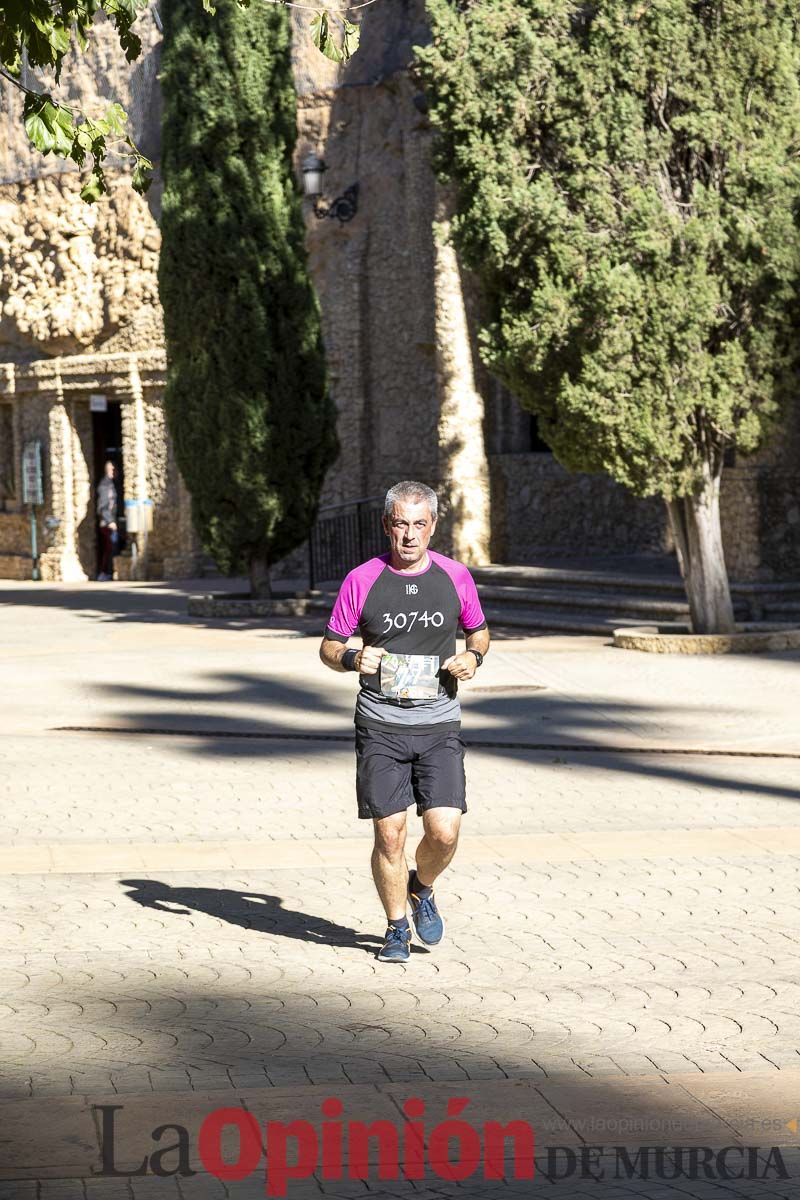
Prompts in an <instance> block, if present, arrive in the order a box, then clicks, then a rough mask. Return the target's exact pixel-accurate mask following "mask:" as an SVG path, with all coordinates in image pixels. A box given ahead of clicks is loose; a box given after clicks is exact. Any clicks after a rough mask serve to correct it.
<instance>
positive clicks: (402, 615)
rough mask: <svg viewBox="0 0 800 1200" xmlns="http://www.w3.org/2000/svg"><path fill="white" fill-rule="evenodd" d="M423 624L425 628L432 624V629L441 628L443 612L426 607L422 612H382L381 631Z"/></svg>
mask: <svg viewBox="0 0 800 1200" xmlns="http://www.w3.org/2000/svg"><path fill="white" fill-rule="evenodd" d="M417 624H419V625H423V626H424V627H425V629H427V628H428V626H429V625H432V626H433V628H434V629H441V627H442V626H443V625H444V613H442V612H428V610H427V608H426V609H424V610H423V611H422V612H416V611H413V612H408V613H406V612H399V613H389V612H385V613H384V614H383V632H384V633H388V632H389V630H390V629H408V630H412V629H413V628H414V626H415V625H417Z"/></svg>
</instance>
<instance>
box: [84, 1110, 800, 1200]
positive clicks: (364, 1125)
mask: <svg viewBox="0 0 800 1200" xmlns="http://www.w3.org/2000/svg"><path fill="white" fill-rule="evenodd" d="M469 1104H470V1100H469V1098H468V1097H464V1096H460V1097H455V1096H454V1097H451V1098H450V1099H449V1100H448V1102H447V1116H446V1119H445V1120H443V1121H440V1122H438V1123H437V1124H435V1125H430V1126H429V1125H428V1124H427V1123H426V1121H425V1101H424V1100H422V1099H420V1098H418V1097H410V1098H409V1099H408V1100H406V1101H405V1102H404V1103H403V1105H402V1110H403V1114H404V1116H405V1120H404V1121H401V1122H399V1123H398V1122H396V1121H389V1120H386V1119H379V1120H375V1121H371V1122H365V1121H356V1120H344V1119H343V1117H344V1104H343V1103H342V1101H341V1100H340V1099H338V1098H337V1097H335V1096H330V1097H328V1098H327V1099H325V1100H323V1102H322V1104H321V1105H320V1120H319V1122H318V1123H317V1124H313V1123H312V1122H311V1121H307V1120H303V1119H297V1120H292V1121H271V1120H266V1121H264V1122H259V1120H258V1118H257V1117H256V1116H255V1115H254V1114H253V1113H252V1112H249V1111H248V1110H247V1109H244V1108H233V1107H224V1108H217V1109H214V1110H213V1111H212V1112H210V1113H208V1115H207V1116H206V1117H205V1118H204V1119H203V1121H202V1123H201V1125H200V1127H199V1130H198V1132H197V1146H196V1150H197V1157H198V1158H199V1160H200V1162H201V1163H202V1165H203V1169H204V1170H205V1171H206V1172H207V1173H208V1174H209V1175H214V1176H216V1177H217V1178H218V1179H221V1180H225V1181H235V1180H242V1179H246V1178H247V1177H248V1176H250V1175H253V1174H255V1173H256V1172H261V1173H263V1176H264V1192H265V1195H266V1196H278V1197H285V1196H287V1195H288V1194H289V1188H290V1186H291V1184H292V1183H293V1182H295V1181H297V1180H301V1179H309V1178H310V1177H311V1176H313V1175H315V1174H316V1175H318V1177H319V1178H321V1179H323V1180H330V1181H336V1180H342V1179H361V1180H366V1179H369V1178H373V1179H378V1180H398V1179H411V1180H423V1179H426V1178H429V1177H431V1176H436V1177H438V1178H439V1179H447V1180H456V1181H460V1180H464V1179H469V1178H471V1177H472V1176H475V1175H479V1176H482V1178H483V1179H486V1180H501V1179H515V1180H520V1179H522V1180H526V1179H527V1180H533V1179H534V1178H535V1175H536V1170H537V1165H538V1169H539V1171H540V1173H542V1174H543V1175H545V1176H547V1177H548V1178H549V1179H550V1180H553V1181H556V1182H558V1181H562V1180H564V1179H576V1178H581V1179H594V1180H597V1181H601V1180H603V1179H609V1180H614V1179H634V1178H637V1179H661V1180H675V1179H689V1180H698V1179H703V1180H706V1179H707V1180H717V1181H720V1180H721V1181H728V1180H736V1179H788V1178H789V1177H790V1176H789V1172H788V1171H787V1169H786V1165H785V1162H784V1159H783V1156H782V1154H781V1151H780V1148H779V1147H777V1146H769V1147H760V1146H739V1145H730V1146H723V1147H720V1148H719V1149H715V1148H712V1147H709V1146H636V1147H630V1146H589V1145H581V1146H577V1147H570V1146H544V1147H540V1148H539V1150H538V1153H537V1155H536V1158H535V1157H534V1148H535V1144H536V1139H535V1134H534V1130H533V1128H532V1126H531V1125H530V1124H529V1123H528V1122H527V1121H523V1120H512V1121H507V1122H505V1123H503V1122H501V1121H484V1122H483V1123H482V1124H481V1125H473V1124H472V1123H471V1122H470V1121H469V1120H468V1119H467V1118H465V1117H464V1115H463V1114H464V1112H465V1110H466V1109H467V1107H468V1106H469ZM124 1107H125V1106H124V1105H123V1104H95V1105H92V1108H93V1110H94V1111H95V1112H96V1113H98V1114H100V1119H101V1130H102V1134H101V1158H102V1166H101V1168H100V1170H99V1171H97V1172H96V1174H99V1175H105V1176H115V1177H120V1176H124V1177H131V1176H138V1175H154V1176H160V1177H162V1178H167V1177H172V1176H175V1175H181V1176H189V1175H195V1174H197V1173H198V1172H197V1171H195V1170H194V1169H192V1167H191V1166H190V1162H191V1160H192V1142H191V1137H190V1134H189V1130H188V1129H187V1128H186V1126H185V1125H183V1124H180V1123H179V1122H170V1123H166V1124H162V1125H158V1126H156V1127H155V1128H154V1129H153V1130H152V1132H151V1135H150V1137H151V1142H152V1145H151V1147H150V1148H149V1152H148V1151H147V1150H146V1149H145V1148H144V1147H142V1148H141V1150H142V1151H143V1152H142V1155H141V1160H140V1161H139V1162H137V1164H136V1165H135V1166H132V1167H131V1166H127V1165H125V1166H122V1165H118V1163H117V1139H118V1137H119V1134H120V1128H119V1124H120V1122H123V1121H124ZM118 1114H119V1115H118ZM226 1140H227V1142H228V1143H229V1144H228V1145H227V1146H224V1145H223V1143H224V1142H225V1141H226ZM231 1143H233V1144H236V1148H235V1152H234V1153H231V1145H230V1144H231ZM237 1143H238V1144H237ZM138 1153H139V1151H137V1155H138ZM126 1157H127V1154H126Z"/></svg>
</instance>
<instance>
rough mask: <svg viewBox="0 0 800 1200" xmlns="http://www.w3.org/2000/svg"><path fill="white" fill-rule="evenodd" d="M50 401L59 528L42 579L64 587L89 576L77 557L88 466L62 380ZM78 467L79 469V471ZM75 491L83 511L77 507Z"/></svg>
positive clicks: (51, 469)
mask: <svg viewBox="0 0 800 1200" xmlns="http://www.w3.org/2000/svg"><path fill="white" fill-rule="evenodd" d="M42 399H43V400H45V399H46V400H50V402H51V407H50V412H49V422H48V424H49V439H48V440H49V443H50V463H49V476H50V481H51V487H52V499H51V507H52V513H53V516H54V517H55V518H57V520H58V522H59V524H58V526H57V527H56V529H55V530H54V533H53V537H52V539H51V542H50V545H49V547H48V548H47V550H46V551H45V552H44V554H43V555H42V560H41V567H42V578H43V579H51V580H61V581H62V582H63V583H85V582H86V579H87V575H86V572H85V571H84V569H83V567H82V566H81V563H80V559H79V557H78V524H79V522H80V521H81V520H82V519H83V517H84V516H85V515H86V511H85V509H86V495H85V492H86V478H87V477H88V475H85V474H84V471H85V469H86V464H85V461H84V458H83V454H82V451H81V445H80V439H79V437H78V434H77V432H76V430H75V427H74V425H73V423H72V421H71V419H70V411H69V409H70V407H71V405H69V406H68V405H67V404H65V403H64V395H63V390H62V387H61V380H60V379H57V380H56V390H55V391H54V392H53V393H52V395H51V396H48V397H44V396H43V397H42ZM76 467H77V469H76ZM76 489H77V493H78V495H79V496H80V498H81V502H82V508H81V509H80V511H79V510H78V507H77V506H76Z"/></svg>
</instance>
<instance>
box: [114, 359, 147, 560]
mask: <svg viewBox="0 0 800 1200" xmlns="http://www.w3.org/2000/svg"><path fill="white" fill-rule="evenodd" d="M119 398H120V399H121V400H125V401H127V402H124V403H123V405H122V445H123V459H124V462H125V500H144V499H146V498H148V496H149V493H148V490H147V430H146V424H145V406H144V392H143V389H142V381H141V378H140V375H139V368H138V364H137V362H136V358H135V356H134V355H131V356H130V363H129V367H128V396H127V397H122V396H120V397H119ZM128 539H129V541H130V542H131V543H132V546H133V562H132V565H131V574H132V577H133V578H134V579H148V578H149V575H148V559H149V552H148V534H147V533H146V532H145V531H140V532H138V533H129V534H128Z"/></svg>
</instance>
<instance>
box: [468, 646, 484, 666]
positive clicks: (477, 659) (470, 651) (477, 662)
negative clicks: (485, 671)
mask: <svg viewBox="0 0 800 1200" xmlns="http://www.w3.org/2000/svg"><path fill="white" fill-rule="evenodd" d="M467 654H474V655H475V666H476V667H480V666H482V664H483V655H482V654H481V652H480V650H473V649H472V647H471V646H468V647H467Z"/></svg>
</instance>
